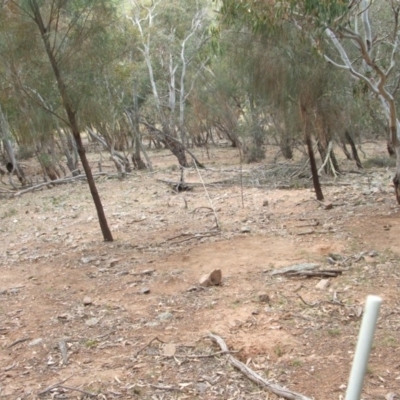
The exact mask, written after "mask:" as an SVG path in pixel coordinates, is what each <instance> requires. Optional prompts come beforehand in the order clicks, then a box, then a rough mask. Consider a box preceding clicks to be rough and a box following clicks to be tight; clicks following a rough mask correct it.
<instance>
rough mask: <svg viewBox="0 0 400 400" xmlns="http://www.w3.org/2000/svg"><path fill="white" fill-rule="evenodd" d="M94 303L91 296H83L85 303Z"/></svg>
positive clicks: (86, 304)
mask: <svg viewBox="0 0 400 400" xmlns="http://www.w3.org/2000/svg"><path fill="white" fill-rule="evenodd" d="M92 303H93V301H92V299H91V298H90V297H89V296H85V297H84V298H83V305H84V306H90V305H91V304H92Z"/></svg>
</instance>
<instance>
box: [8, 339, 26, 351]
mask: <svg viewBox="0 0 400 400" xmlns="http://www.w3.org/2000/svg"><path fill="white" fill-rule="evenodd" d="M28 340H31V338H30V337H26V338H22V339H18V340H16V341H15V342H12V343H11V344H9V345H8V346H7V347H6V349H10V348H11V347H14V346H16V345H17V344H19V343H23V342H26V341H28Z"/></svg>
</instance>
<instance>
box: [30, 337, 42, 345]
mask: <svg viewBox="0 0 400 400" xmlns="http://www.w3.org/2000/svg"><path fill="white" fill-rule="evenodd" d="M42 343H43V339H42V338H37V339H34V340H32V341H31V342H29V344H28V346H37V345H38V344H42Z"/></svg>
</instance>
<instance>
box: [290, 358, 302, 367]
mask: <svg viewBox="0 0 400 400" xmlns="http://www.w3.org/2000/svg"><path fill="white" fill-rule="evenodd" d="M302 365H303V362H302V361H301V360H298V359H297V360H293V361H292V366H293V367H301V366H302Z"/></svg>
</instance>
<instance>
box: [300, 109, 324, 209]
mask: <svg viewBox="0 0 400 400" xmlns="http://www.w3.org/2000/svg"><path fill="white" fill-rule="evenodd" d="M299 106H300V115H301V118H302V120H303V131H304V138H305V142H306V145H307V150H308V157H309V159H310V166H311V174H312V179H313V184H314V190H315V194H316V196H317V200H319V201H322V200H324V195H323V193H322V188H321V183H320V181H319V176H318V169H317V163H316V162H315V156H314V150H313V146H312V141H311V135H310V132H309V129H308V126H307V120H308V117H307V110H306V108H305V107H304V106H303V105H302V104H299Z"/></svg>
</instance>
